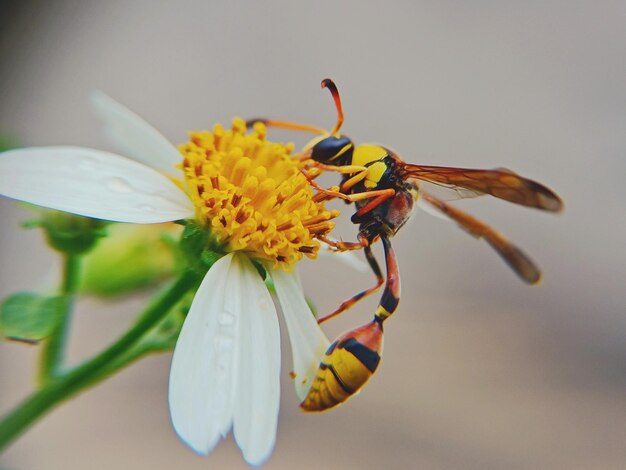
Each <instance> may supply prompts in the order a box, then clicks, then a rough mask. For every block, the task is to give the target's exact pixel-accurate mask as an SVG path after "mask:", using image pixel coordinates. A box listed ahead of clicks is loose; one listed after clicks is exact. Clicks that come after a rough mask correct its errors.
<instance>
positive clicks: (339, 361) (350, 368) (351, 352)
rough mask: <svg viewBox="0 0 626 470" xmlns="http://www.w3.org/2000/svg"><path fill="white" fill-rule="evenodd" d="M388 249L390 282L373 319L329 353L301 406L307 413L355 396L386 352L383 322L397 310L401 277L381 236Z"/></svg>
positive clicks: (330, 406) (332, 405)
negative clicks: (384, 350)
mask: <svg viewBox="0 0 626 470" xmlns="http://www.w3.org/2000/svg"><path fill="white" fill-rule="evenodd" d="M381 240H382V242H383V247H384V249H385V262H386V267H387V279H386V282H385V290H384V292H383V295H382V297H381V300H380V304H379V305H378V308H377V309H376V314H375V315H374V319H373V320H372V321H371V322H369V323H367V324H366V325H363V326H361V327H359V328H356V329H354V330H351V331H349V332H347V333H344V334H343V335H341V336H340V337H339V338H337V339H336V340H335V341H334V342H333V343H332V344H331V345H330V347H329V348H328V350H327V351H326V353H325V355H324V357H323V359H322V361H321V362H320V365H319V368H318V369H317V374H316V376H315V379H314V380H313V383H312V384H311V388H310V389H309V392H308V394H307V396H306V397H305V398H304V400H303V401H302V403H300V408H302V409H303V410H304V411H324V410H328V409H330V408H334V407H335V406H338V405H340V404H342V403H343V402H345V401H346V400H348V399H349V398H350V397H352V396H354V395H355V394H356V393H357V392H358V391H359V390H361V388H363V386H364V385H365V384H366V383H367V381H368V380H369V379H370V378H371V377H372V375H373V374H374V372H375V371H376V369H377V368H378V364H379V363H380V359H381V356H382V350H383V322H384V321H385V320H386V319H387V318H389V317H390V316H391V315H392V314H393V313H394V312H395V310H396V308H397V307H398V303H399V301H400V276H399V272H398V265H397V263H396V259H395V255H394V252H393V249H392V248H391V244H390V242H389V240H388V239H387V238H386V237H381Z"/></svg>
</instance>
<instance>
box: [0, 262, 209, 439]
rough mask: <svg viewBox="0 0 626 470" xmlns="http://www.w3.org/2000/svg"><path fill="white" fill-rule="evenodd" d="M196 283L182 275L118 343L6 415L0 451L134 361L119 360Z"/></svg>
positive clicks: (187, 274)
mask: <svg viewBox="0 0 626 470" xmlns="http://www.w3.org/2000/svg"><path fill="white" fill-rule="evenodd" d="M197 282H198V275H197V274H196V273H193V272H185V273H183V274H182V275H181V277H180V278H179V279H178V280H177V281H176V282H175V283H174V284H173V285H172V286H171V287H170V288H169V289H168V290H166V291H165V292H163V293H162V294H161V295H160V296H159V297H157V298H156V299H155V300H154V301H153V302H152V303H151V304H150V305H149V306H148V307H147V308H146V309H145V310H144V312H143V313H142V314H141V315H140V316H139V318H138V320H137V322H136V323H135V324H134V325H133V326H132V327H131V328H130V329H129V330H128V331H127V332H126V333H125V334H124V335H122V336H121V337H120V338H119V339H118V340H117V341H115V342H114V343H113V344H111V345H110V346H109V347H108V348H106V349H105V350H104V351H102V352H101V353H99V354H98V355H96V356H95V357H93V358H92V359H89V360H87V361H85V362H84V363H82V364H81V365H79V366H77V367H75V368H73V369H71V370H69V371H67V372H64V373H61V374H60V375H58V376H57V377H53V378H51V379H50V380H49V381H48V382H47V383H46V384H45V385H43V386H42V387H41V388H40V389H39V390H37V391H36V392H34V393H33V394H32V395H31V396H30V397H28V398H27V399H26V400H24V401H23V402H22V403H21V404H20V405H18V406H17V408H15V409H14V410H13V411H12V412H10V413H9V414H8V415H6V416H5V417H4V418H3V419H2V421H0V450H2V449H3V448H4V447H5V446H7V445H8V444H9V443H10V442H11V441H12V440H13V439H15V438H16V437H17V436H18V435H19V434H21V433H22V432H23V431H25V430H26V429H27V428H28V427H29V426H30V425H31V424H33V423H34V422H35V421H36V420H37V419H38V418H39V417H41V416H42V415H43V414H45V413H46V412H48V411H50V410H51V409H52V408H54V407H55V406H56V405H58V404H60V403H61V402H62V401H64V400H66V399H68V398H70V397H71V396H73V395H75V394H77V393H78V392H80V391H81V390H83V389H84V388H86V387H88V386H89V385H93V384H95V383H96V382H99V381H100V380H102V379H104V378H106V377H107V376H109V375H110V374H112V373H113V372H114V370H113V369H112V367H111V366H112V365H115V364H117V367H123V366H125V365H127V364H128V363H129V362H132V360H134V359H136V357H134V356H133V355H132V354H130V355H129V356H127V360H126V361H124V360H121V359H122V358H124V356H125V355H127V354H129V351H131V349H132V348H133V346H135V345H136V343H137V341H138V340H140V339H141V338H142V336H144V334H146V333H147V332H148V331H149V330H150V329H151V328H153V327H154V326H155V325H157V324H158V322H159V321H160V320H162V319H163V318H164V317H165V315H166V314H167V313H168V312H169V311H170V309H171V308H172V307H173V306H174V305H176V303H177V302H178V301H179V300H180V299H181V298H182V297H183V295H185V294H186V293H187V292H188V291H189V290H191V289H192V288H193V287H194V285H196V284H197ZM117 370H119V369H117Z"/></svg>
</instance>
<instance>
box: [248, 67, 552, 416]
mask: <svg viewBox="0 0 626 470" xmlns="http://www.w3.org/2000/svg"><path fill="white" fill-rule="evenodd" d="M322 88H328V90H329V91H330V93H331V95H332V98H333V100H334V103H335V108H336V110H337V121H336V123H335V126H334V127H333V129H332V130H331V131H330V132H328V131H325V130H323V129H320V128H318V127H315V126H311V125H307V124H300V123H295V122H290V121H280V120H274V119H251V120H249V121H248V126H251V125H253V124H254V123H255V122H262V123H264V124H265V125H266V126H267V127H274V128H282V129H289V130H296V131H305V132H310V133H315V134H319V135H318V136H317V137H316V138H314V139H313V140H311V141H310V142H309V143H308V144H307V145H306V146H305V147H304V150H303V152H302V154H301V155H300V157H299V158H300V159H301V161H302V171H303V173H304V174H305V176H307V178H308V179H309V182H310V183H311V185H312V186H313V187H314V188H315V189H316V190H317V191H318V193H317V194H316V196H315V197H316V198H317V199H318V200H327V199H333V198H340V199H343V200H345V201H346V202H349V203H354V205H355V207H356V212H355V213H354V214H353V215H352V218H351V220H352V222H353V223H355V224H358V226H359V232H358V236H357V240H358V241H356V242H344V241H334V240H330V239H323V241H324V242H326V243H327V244H328V245H329V246H331V247H332V248H333V249H335V250H338V251H346V250H356V249H363V251H364V253H365V257H366V259H367V262H368V263H369V265H370V267H371V269H372V271H373V272H374V275H375V276H376V284H375V285H374V286H372V287H370V288H368V289H366V290H364V291H362V292H359V293H358V294H356V295H355V296H353V297H352V298H350V299H348V300H346V301H345V302H343V303H342V304H341V305H340V306H339V308H338V309H337V310H335V311H334V312H332V313H331V314H329V315H326V316H324V317H322V318H320V319H319V320H318V323H323V322H325V321H327V320H329V319H330V318H333V317H335V316H337V315H339V314H340V313H341V312H343V311H345V310H347V309H348V308H350V307H351V306H353V305H354V304H355V303H356V302H357V301H359V300H360V299H362V298H364V297H366V296H368V295H370V294H372V293H374V292H376V291H377V290H378V289H379V288H380V287H381V286H382V285H383V284H384V289H383V293H382V296H381V298H380V301H379V304H378V307H377V308H376V312H375V314H374V319H373V320H372V321H371V322H369V323H367V324H365V325H363V326H360V327H358V328H355V329H353V330H351V331H348V332H347V333H344V334H343V335H341V336H340V337H339V338H337V339H336V340H335V341H334V342H333V343H332V344H331V345H330V347H329V348H328V350H327V351H326V353H325V356H324V358H323V359H322V360H321V362H320V365H319V368H318V370H317V375H316V377H315V379H314V381H313V384H311V388H310V390H309V393H308V395H307V396H306V398H305V399H304V400H303V401H302V403H301V404H300V407H301V408H302V409H303V410H305V411H323V410H326V409H329V408H333V407H335V406H337V405H339V404H341V403H343V402H345V401H346V400H347V399H348V398H350V397H351V396H353V395H354V394H356V393H357V392H358V391H359V390H360V389H361V388H362V387H363V385H365V383H366V382H367V381H368V380H369V379H370V377H371V376H372V375H373V373H374V372H375V371H376V368H377V367H378V364H379V362H380V358H381V354H382V344H383V322H384V321H385V320H386V319H387V318H389V317H390V316H391V315H392V314H393V313H394V312H395V311H396V309H397V307H398V304H399V301H400V274H399V271H398V265H397V262H396V256H395V254H394V251H393V248H392V246H391V242H390V239H391V238H392V237H393V236H394V235H395V234H396V233H397V232H398V230H399V229H400V228H401V227H402V226H403V225H404V224H405V223H406V221H407V220H408V219H409V218H410V216H411V214H412V213H413V209H414V207H415V205H416V203H418V201H419V202H420V203H423V204H426V205H427V206H429V207H430V208H434V209H435V210H436V211H438V212H439V213H440V214H442V215H444V216H446V217H447V218H449V219H451V220H452V221H454V222H456V223H457V224H458V225H459V226H460V227H461V228H462V229H464V230H465V231H467V232H468V233H469V234H471V235H473V236H474V237H476V238H483V239H485V240H486V241H487V243H489V245H491V247H492V248H493V249H495V250H496V252H497V253H498V254H499V255H500V256H501V257H502V258H503V259H504V261H505V262H506V263H507V264H508V265H509V266H510V267H511V268H512V269H513V271H514V272H515V273H516V274H517V275H518V276H519V277H520V278H521V279H522V280H523V281H525V282H527V283H529V284H536V283H537V282H539V280H540V278H541V273H540V271H539V269H538V268H537V266H536V265H535V263H533V261H531V260H530V258H528V257H527V256H526V255H525V254H524V253H523V252H522V251H521V250H520V249H519V248H517V247H516V246H515V245H513V244H512V243H511V242H510V241H509V240H508V239H507V238H506V237H505V236H504V235H502V234H501V233H500V232H498V231H496V230H494V229H493V228H491V227H489V226H488V225H486V224H485V223H483V222H481V221H480V220H478V219H476V218H474V217H472V216H471V215H469V214H466V213H465V212H463V211H461V210H459V209H457V208H455V207H453V206H451V205H450V204H448V202H447V201H448V200H454V199H462V198H468V197H476V196H480V195H484V194H490V195H491V196H495V197H497V198H499V199H504V200H505V201H509V202H513V203H515V204H521V205H524V206H528V207H534V208H537V209H541V210H545V211H550V212H559V211H561V210H562V209H563V203H562V201H561V199H560V198H559V197H558V196H557V195H556V194H555V193H554V192H553V191H551V190H550V189H548V188H547V187H545V186H543V185H542V184H539V183H537V182H535V181H532V180H529V179H527V178H523V177H521V176H519V175H517V174H515V173H513V172H512V171H510V170H506V169H494V170H477V169H466V168H449V167H439V166H425V165H414V164H410V163H406V162H405V161H403V160H402V159H401V158H400V157H399V156H398V155H397V154H396V153H395V152H394V151H392V150H390V149H389V148H386V147H383V146H380V145H375V144H361V145H355V144H354V143H353V142H352V140H350V139H349V138H348V137H346V136H345V135H342V134H341V133H340V132H339V131H340V129H341V126H342V124H343V120H344V115H343V107H342V104H341V98H340V96H339V91H338V90H337V87H336V85H335V83H334V82H333V81H332V80H330V79H328V78H327V79H324V80H322ZM326 171H333V172H337V173H339V174H341V175H342V179H341V183H340V184H339V185H338V186H334V187H331V188H328V189H327V188H323V187H321V186H319V185H318V184H317V183H316V182H315V181H314V180H315V178H316V177H317V176H319V175H320V174H322V173H323V172H326ZM435 190H436V191H435ZM435 192H437V193H442V194H443V195H444V197H437V196H435V194H434V193H435ZM378 240H380V241H381V242H382V245H383V250H384V256H385V268H386V275H385V276H383V273H382V271H381V269H380V266H379V264H378V261H377V260H376V258H375V256H374V254H373V253H372V249H371V246H372V244H373V243H375V242H377V241H378Z"/></svg>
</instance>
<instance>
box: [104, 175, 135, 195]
mask: <svg viewBox="0 0 626 470" xmlns="http://www.w3.org/2000/svg"><path fill="white" fill-rule="evenodd" d="M104 184H105V185H106V187H107V188H109V189H110V190H111V191H113V192H115V193H130V192H131V191H132V190H133V188H132V187H131V186H130V184H129V183H128V181H126V180H125V179H124V178H120V177H118V176H112V177H111V178H107V180H106V181H105V182H104Z"/></svg>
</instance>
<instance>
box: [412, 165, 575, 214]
mask: <svg viewBox="0 0 626 470" xmlns="http://www.w3.org/2000/svg"><path fill="white" fill-rule="evenodd" d="M402 165H403V166H402V167H401V175H402V177H403V178H416V179H419V180H424V181H429V182H431V183H435V184H440V185H444V186H448V187H451V188H454V187H460V188H465V189H469V190H471V191H476V192H478V193H484V194H491V195H492V196H495V197H497V198H500V199H504V200H506V201H509V202H514V203H515V204H521V205H523V206H529V207H535V208H538V209H543V210H546V211H551V212H558V211H560V210H561V209H563V202H562V201H561V199H560V198H559V196H557V195H556V194H555V193H554V192H553V191H552V190H550V189H548V188H547V187H545V186H544V185H542V184H540V183H537V182H536V181H532V180H529V179H527V178H523V177H521V176H519V175H516V174H515V173H513V172H512V171H509V170H503V169H498V170H473V169H467V168H447V167H439V166H422V165H411V164H408V163H403V164H402Z"/></svg>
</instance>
